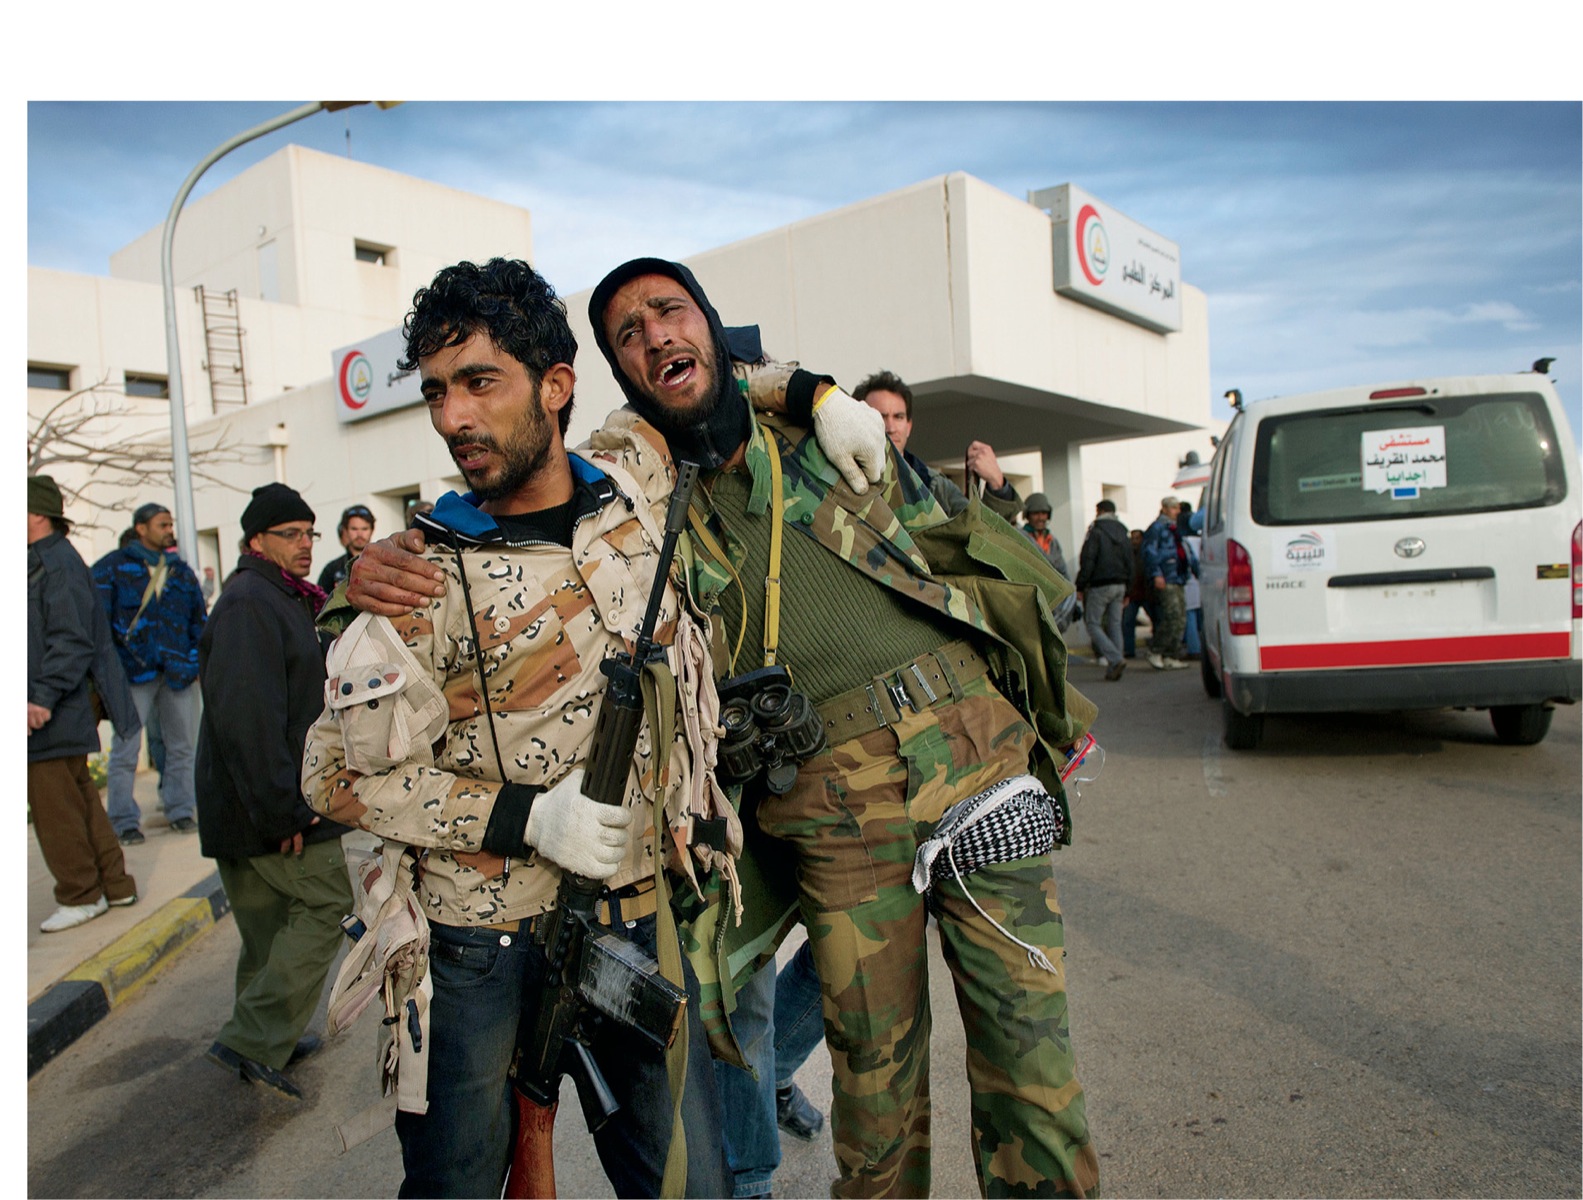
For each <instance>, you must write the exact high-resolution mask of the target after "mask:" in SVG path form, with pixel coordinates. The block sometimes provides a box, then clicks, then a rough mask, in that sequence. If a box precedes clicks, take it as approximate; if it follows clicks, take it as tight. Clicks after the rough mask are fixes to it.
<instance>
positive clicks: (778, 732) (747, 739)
mask: <svg viewBox="0 0 1583 1200" xmlns="http://www.w3.org/2000/svg"><path fill="white" fill-rule="evenodd" d="M720 724H721V725H722V726H723V727H724V729H725V736H723V737H722V738H721V739H720V748H719V756H718V758H717V760H716V773H717V775H718V776H719V778H720V782H722V783H724V784H727V785H730V784H738V783H749V782H751V781H752V780H754V779H756V778H757V777H758V776H759V774H760V773H762V774H763V775H764V782H765V786H766V787H768V788H769V790H770V791H771V792H773V793H774V794H775V795H777V796H780V795H784V794H785V793H786V792H789V791H790V790H791V786H792V783H793V782H794V781H795V780H796V778H797V766H798V764H799V763H801V762H803V761H804V760H806V759H809V758H812V757H813V756H814V755H816V754H822V753H824V751H825V750H826V749H827V748H828V746H829V743H828V742H827V741H826V740H825V735H824V722H823V721H822V720H821V719H820V717H819V713H818V711H817V710H816V709H815V708H814V706H813V705H812V704H810V703H809V702H808V697H807V696H804V695H803V694H802V693H801V692H799V691H796V690H795V689H794V688H793V687H792V685H791V675H790V673H789V672H788V671H787V670H786V668H785V667H760V668H759V669H758V670H756V671H749V672H747V673H746V674H745V675H737V676H735V677H733V678H731V679H728V680H726V681H725V682H724V683H722V684H721V685H720Z"/></svg>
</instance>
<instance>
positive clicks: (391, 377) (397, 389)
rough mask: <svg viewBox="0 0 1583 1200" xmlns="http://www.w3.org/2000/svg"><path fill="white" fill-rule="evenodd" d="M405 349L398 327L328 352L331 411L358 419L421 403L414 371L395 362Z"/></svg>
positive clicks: (345, 417)
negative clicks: (332, 395)
mask: <svg viewBox="0 0 1583 1200" xmlns="http://www.w3.org/2000/svg"><path fill="white" fill-rule="evenodd" d="M406 350H407V340H406V339H405V338H404V337H402V336H401V330H399V329H387V330H386V331H385V332H384V333H381V334H376V335H375V336H374V337H371V338H365V339H364V340H363V341H361V342H356V343H354V344H353V345H350V346H343V347H341V349H339V350H336V351H334V352H333V353H332V354H331V356H330V357H331V361H332V362H333V363H334V365H335V371H334V374H333V376H332V378H333V379H334V381H335V415H336V416H337V417H339V418H340V419H341V421H342V422H347V421H361V420H363V419H364V418H366V417H374V416H378V415H379V414H380V413H387V412H390V411H391V410H393V409H397V408H406V407H407V406H408V405H411V404H421V403H422V402H423V394H422V393H421V392H420V391H419V390H418V373H417V372H416V371H403V370H402V369H401V368H400V367H398V366H397V365H396V360H397V359H399V358H400V357H401V356H402V355H403V354H405V353H406Z"/></svg>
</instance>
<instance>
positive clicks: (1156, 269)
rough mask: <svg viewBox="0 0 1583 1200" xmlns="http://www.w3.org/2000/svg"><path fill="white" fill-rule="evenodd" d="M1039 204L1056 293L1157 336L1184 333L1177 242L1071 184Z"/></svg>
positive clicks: (1040, 196)
mask: <svg viewBox="0 0 1583 1200" xmlns="http://www.w3.org/2000/svg"><path fill="white" fill-rule="evenodd" d="M1034 200H1035V202H1036V203H1039V204H1041V205H1045V206H1047V207H1048V208H1049V210H1050V220H1051V222H1052V224H1053V227H1054V235H1055V242H1054V246H1055V290H1056V291H1058V292H1061V293H1062V294H1064V295H1067V296H1071V297H1072V298H1073V299H1075V300H1082V301H1084V302H1085V303H1088V304H1093V305H1095V306H1097V307H1099V308H1103V309H1107V310H1108V311H1110V312H1113V313H1115V314H1116V315H1117V316H1119V317H1124V318H1126V319H1127V320H1129V321H1133V322H1136V323H1137V324H1139V325H1142V326H1144V327H1145V328H1148V329H1152V330H1154V331H1155V332H1156V333H1176V332H1178V331H1179V330H1180V329H1181V328H1182V253H1181V249H1180V248H1179V247H1178V246H1177V244H1176V243H1175V242H1173V241H1169V240H1167V239H1166V238H1163V237H1161V236H1160V235H1159V234H1157V233H1155V232H1154V231H1153V230H1152V229H1148V228H1146V227H1145V226H1142V225H1139V224H1138V223H1137V222H1136V221H1134V220H1132V219H1131V218H1130V217H1125V216H1123V215H1122V214H1121V213H1119V212H1117V211H1116V210H1115V209H1113V208H1111V207H1110V206H1109V205H1108V204H1103V203H1101V202H1100V201H1098V200H1096V199H1094V198H1093V197H1092V196H1090V195H1089V194H1088V193H1087V192H1085V191H1083V190H1082V189H1080V188H1077V187H1074V186H1073V185H1071V184H1069V183H1063V184H1061V185H1060V186H1059V187H1054V188H1049V189H1047V190H1045V191H1041V192H1038V193H1036V194H1035V196H1034Z"/></svg>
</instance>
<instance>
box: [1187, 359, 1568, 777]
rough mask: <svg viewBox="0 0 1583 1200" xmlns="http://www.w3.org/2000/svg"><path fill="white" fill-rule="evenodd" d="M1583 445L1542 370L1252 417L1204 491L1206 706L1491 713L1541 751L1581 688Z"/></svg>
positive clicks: (1247, 414)
mask: <svg viewBox="0 0 1583 1200" xmlns="http://www.w3.org/2000/svg"><path fill="white" fill-rule="evenodd" d="M1578 488H1579V482H1578V447H1577V443H1576V442H1574V441H1573V437H1572V431H1571V429H1570V428H1568V426H1567V421H1566V416H1565V414H1564V413H1563V412H1562V410H1561V406H1560V403H1559V401H1558V400H1557V398H1556V393H1555V389H1554V388H1553V387H1552V386H1551V384H1550V382H1549V380H1548V379H1546V378H1545V377H1544V376H1542V375H1540V374H1537V373H1527V374H1518V375H1487V376H1470V377H1465V378H1455V379H1449V378H1448V379H1425V380H1417V381H1411V382H1405V383H1396V384H1390V385H1387V386H1381V387H1352V388H1341V389H1337V390H1335V391H1328V392H1315V393H1312V394H1309V395H1304V396H1286V397H1281V398H1278V399H1272V400H1264V401H1260V402H1257V403H1251V404H1248V405H1245V406H1242V407H1241V408H1240V409H1239V411H1238V412H1237V415H1236V417H1235V418H1234V419H1233V421H1232V423H1231V425H1230V427H1229V428H1228V429H1227V430H1226V434H1225V436H1224V437H1223V438H1222V439H1221V442H1220V445H1219V447H1218V449H1217V450H1216V453H1215V460H1214V463H1213V464H1212V466H1211V470H1210V477H1209V484H1208V486H1207V488H1206V489H1205V492H1204V504H1203V508H1204V530H1203V543H1202V554H1201V560H1202V577H1201V584H1202V595H1203V609H1204V612H1203V621H1204V654H1203V662H1202V668H1203V678H1204V690H1205V691H1206V692H1208V693H1209V696H1210V698H1211V699H1218V700H1220V701H1221V705H1222V709H1223V712H1224V717H1225V740H1226V745H1228V746H1230V747H1232V748H1233V749H1237V750H1251V749H1253V748H1255V747H1256V746H1257V745H1258V744H1259V741H1260V738H1261V737H1262V736H1263V731H1264V715H1265V714H1266V713H1306V712H1338V711H1385V710H1401V709H1423V708H1444V707H1455V708H1487V709H1488V710H1489V712H1490V719H1491V721H1492V723H1493V724H1494V727H1495V734H1496V738H1497V739H1498V740H1499V741H1502V742H1508V743H1516V744H1522V745H1531V744H1533V743H1535V742H1538V741H1540V740H1541V739H1542V738H1543V737H1544V736H1545V734H1546V733H1547V732H1548V731H1549V729H1550V718H1551V713H1552V706H1553V705H1555V704H1558V703H1563V704H1572V703H1576V702H1577V700H1578V698H1579V693H1580V684H1583V669H1580V657H1579V656H1580V653H1583V525H1580V523H1579V522H1580V516H1583V511H1580V503H1579V491H1578Z"/></svg>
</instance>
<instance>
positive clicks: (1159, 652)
mask: <svg viewBox="0 0 1583 1200" xmlns="http://www.w3.org/2000/svg"><path fill="white" fill-rule="evenodd" d="M1181 508H1182V505H1181V501H1179V500H1177V498H1176V497H1175V496H1167V497H1165V498H1164V499H1163V500H1161V501H1160V515H1159V516H1158V517H1156V518H1155V519H1154V524H1152V525H1150V526H1149V528H1148V530H1147V531H1146V532H1145V533H1144V535H1143V574H1144V577H1145V586H1147V587H1152V588H1153V589H1154V597H1155V600H1156V601H1158V603H1159V614H1160V617H1159V620H1158V621H1157V622H1156V623H1155V626H1154V632H1153V634H1152V635H1151V636H1150V638H1149V665H1150V666H1151V667H1153V668H1154V669H1155V670H1156V671H1177V670H1181V669H1182V668H1183V667H1185V666H1187V662H1186V660H1185V659H1184V657H1183V656H1184V655H1185V654H1186V652H1187V651H1186V648H1185V647H1184V646H1183V644H1182V635H1183V634H1184V633H1185V632H1186V630H1187V602H1186V600H1185V598H1184V597H1183V594H1182V587H1183V585H1184V584H1186V583H1187V581H1188V580H1189V579H1191V578H1193V577H1194V576H1196V575H1197V574H1198V556H1197V555H1195V554H1194V553H1193V549H1192V547H1191V546H1189V545H1188V544H1187V543H1186V542H1185V541H1183V540H1182V536H1181V534H1180V533H1179V532H1178V531H1177V528H1176V514H1177V513H1178V512H1180V511H1181Z"/></svg>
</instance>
